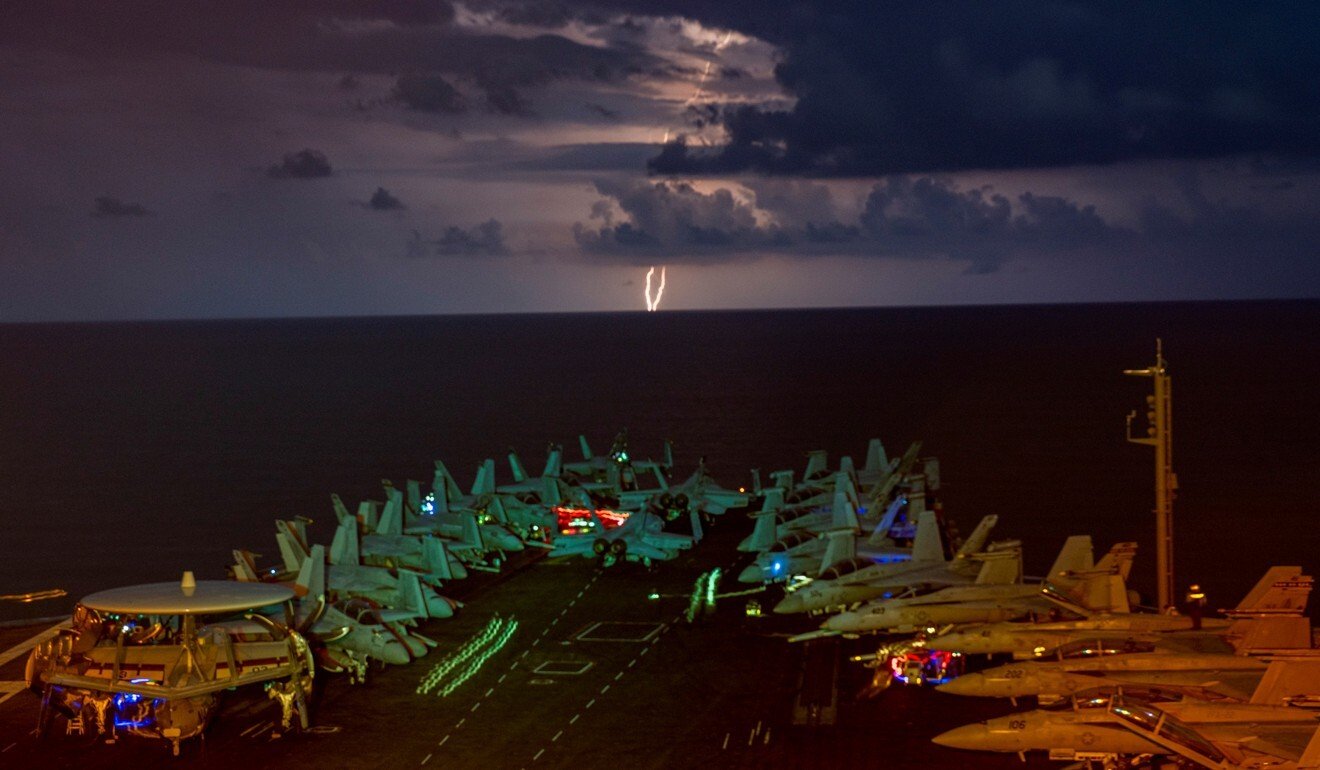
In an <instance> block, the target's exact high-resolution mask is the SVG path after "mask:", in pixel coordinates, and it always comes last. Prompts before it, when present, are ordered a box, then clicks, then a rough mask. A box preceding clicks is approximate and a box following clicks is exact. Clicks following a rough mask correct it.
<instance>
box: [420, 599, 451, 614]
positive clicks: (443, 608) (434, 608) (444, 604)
mask: <svg viewBox="0 0 1320 770" xmlns="http://www.w3.org/2000/svg"><path fill="white" fill-rule="evenodd" d="M426 614H428V615H430V616H431V617H433V618H452V617H454V605H452V604H450V603H449V601H448V600H447V599H445V598H444V597H443V596H430V597H427V599H426Z"/></svg>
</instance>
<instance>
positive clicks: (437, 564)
mask: <svg viewBox="0 0 1320 770" xmlns="http://www.w3.org/2000/svg"><path fill="white" fill-rule="evenodd" d="M422 557H423V558H424V559H425V560H426V567H427V570H428V571H429V572H430V573H431V574H432V575H435V576H436V577H437V578H440V579H441V580H453V579H454V572H453V570H452V569H450V567H449V552H448V551H446V550H445V542H444V541H443V540H441V539H440V538H438V537H423V538H422Z"/></svg>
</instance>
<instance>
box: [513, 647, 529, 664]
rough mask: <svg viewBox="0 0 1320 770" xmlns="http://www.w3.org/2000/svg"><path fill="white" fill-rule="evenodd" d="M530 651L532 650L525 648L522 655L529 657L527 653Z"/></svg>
mask: <svg viewBox="0 0 1320 770" xmlns="http://www.w3.org/2000/svg"><path fill="white" fill-rule="evenodd" d="M529 652H531V650H523V654H522V657H524V658H525V657H527V654H528V653H529ZM510 668H512V666H511V667H510Z"/></svg>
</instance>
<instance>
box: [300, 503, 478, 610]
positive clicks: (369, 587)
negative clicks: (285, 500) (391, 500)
mask: <svg viewBox="0 0 1320 770" xmlns="http://www.w3.org/2000/svg"><path fill="white" fill-rule="evenodd" d="M276 524H277V526H278V529H279V531H278V532H277V533H276V540H277V542H278V543H279V546H280V556H281V558H282V559H283V560H284V566H285V569H286V570H287V571H289V572H294V573H296V572H299V571H301V570H302V566H303V562H304V561H306V560H307V559H308V558H310V556H311V553H310V549H309V548H307V544H306V543H307V541H306V538H305V536H301V535H300V533H299V532H298V528H297V527H296V526H294V524H295V523H294V522H287V521H280V522H276ZM340 533H342V538H343V540H342V541H341V542H340V545H339V546H338V547H337V548H336V546H335V545H334V544H332V545H331V554H332V555H333V554H334V553H335V552H336V551H337V552H338V553H339V554H340V555H341V556H340V560H339V561H337V562H332V563H331V564H330V566H329V567H328V568H327V569H326V584H327V587H328V588H329V592H330V594H332V596H331V597H330V598H331V600H332V601H340V600H348V599H351V598H361V599H369V600H371V601H373V602H375V603H376V604H378V605H381V606H383V607H386V608H388V609H391V610H398V611H399V613H400V614H399V616H398V617H395V618H394V619H396V620H401V619H403V618H404V617H416V618H418V619H425V618H448V617H452V616H453V614H454V611H455V610H456V609H457V608H458V607H459V606H461V605H459V604H458V602H455V601H453V600H451V599H448V598H446V597H444V596H441V595H440V594H439V593H437V592H436V590H435V588H434V587H433V586H432V585H429V584H427V583H424V582H423V581H422V580H421V577H420V576H419V574H418V573H417V572H415V571H413V570H410V569H407V568H399V567H396V568H395V569H393V570H391V569H388V568H385V567H371V566H366V565H363V564H362V559H361V553H360V551H359V550H358V534H357V526H356V524H355V522H346V523H345V524H341V525H340V527H339V530H338V531H337V532H336V537H339V536H340Z"/></svg>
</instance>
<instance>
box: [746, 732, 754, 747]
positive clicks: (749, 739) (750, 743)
mask: <svg viewBox="0 0 1320 770" xmlns="http://www.w3.org/2000/svg"><path fill="white" fill-rule="evenodd" d="M754 740H756V729H755V728H753V729H752V731H751V732H750V733H748V734H747V745H748V746H751V745H752V741H754Z"/></svg>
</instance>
